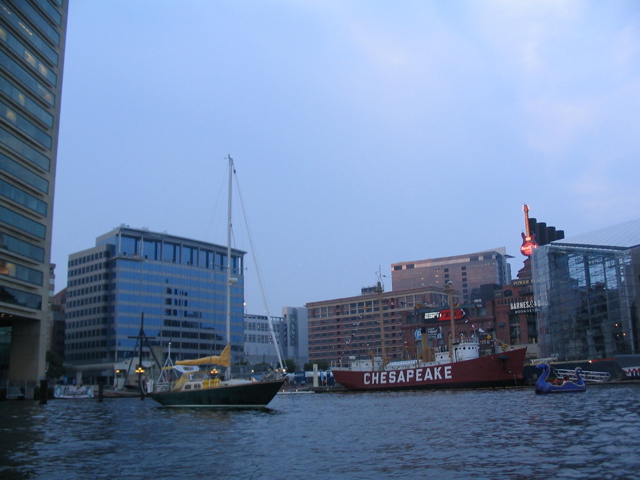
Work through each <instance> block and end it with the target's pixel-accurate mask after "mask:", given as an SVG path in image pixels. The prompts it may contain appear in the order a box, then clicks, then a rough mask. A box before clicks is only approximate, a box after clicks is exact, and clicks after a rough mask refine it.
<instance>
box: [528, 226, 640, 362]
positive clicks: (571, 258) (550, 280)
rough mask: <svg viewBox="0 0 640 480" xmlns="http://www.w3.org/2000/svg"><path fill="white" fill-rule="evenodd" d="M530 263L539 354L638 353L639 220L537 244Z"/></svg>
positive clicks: (569, 357) (600, 355) (574, 356)
mask: <svg viewBox="0 0 640 480" xmlns="http://www.w3.org/2000/svg"><path fill="white" fill-rule="evenodd" d="M531 264H532V269H533V288H534V306H535V309H536V313H537V322H538V341H539V343H540V356H541V357H557V358H558V359H559V360H595V359H603V358H613V357H614V356H616V355H619V354H638V353H640V338H639V335H640V320H639V319H640V311H639V306H638V298H640V282H639V280H638V279H639V278H640V220H634V221H630V222H626V223H623V224H620V225H615V226H612V227H609V228H604V229H601V230H597V231H594V232H590V233H586V234H583V235H576V236H574V237H570V238H566V239H560V240H556V241H554V242H551V243H550V244H548V245H543V246H539V247H538V248H536V249H535V250H534V253H533V256H532V262H531Z"/></svg>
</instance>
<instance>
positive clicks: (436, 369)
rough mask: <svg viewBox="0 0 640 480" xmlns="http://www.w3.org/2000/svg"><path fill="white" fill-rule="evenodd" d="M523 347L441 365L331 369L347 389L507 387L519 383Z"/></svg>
mask: <svg viewBox="0 0 640 480" xmlns="http://www.w3.org/2000/svg"><path fill="white" fill-rule="evenodd" d="M526 351H527V349H526V348H520V349H517V350H510V351H506V352H504V353H499V354H495V355H488V356H484V357H479V358H475V359H472V360H465V361H462V362H454V363H448V364H442V365H433V366H423V367H416V368H404V369H398V370H378V371H371V370H369V371H352V370H348V369H332V373H333V376H334V377H335V379H336V382H338V383H340V384H341V385H342V386H343V387H345V388H346V389H347V390H363V391H371V390H422V389H457V388H486V387H508V386H515V385H519V384H520V383H521V381H522V378H523V377H522V369H523V366H524V359H525V355H526Z"/></svg>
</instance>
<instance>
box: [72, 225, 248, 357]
mask: <svg viewBox="0 0 640 480" xmlns="http://www.w3.org/2000/svg"><path fill="white" fill-rule="evenodd" d="M231 256H232V259H231V267H232V271H231V273H232V276H233V277H235V278H236V279H237V280H238V282H237V283H236V284H234V285H233V286H232V288H231V312H232V313H231V343H232V351H233V352H234V355H236V356H239V355H240V354H241V352H242V345H243V305H244V276H243V267H242V266H243V259H244V252H242V251H239V250H235V249H234V250H232V255H231ZM228 263H229V262H228V261H227V251H226V247H223V246H219V245H215V244H211V243H204V242H198V241H196V240H189V239H185V238H181V237H175V236H171V235H167V234H162V233H154V232H149V231H147V230H138V229H131V228H128V227H120V228H118V229H116V230H114V231H112V232H110V233H108V234H106V235H103V236H101V237H99V238H98V239H97V241H96V247H94V248H92V249H89V250H85V251H82V252H79V253H76V254H73V255H71V256H70V257H69V275H68V287H67V304H66V311H67V315H66V323H67V340H66V344H65V346H66V352H65V356H66V359H67V360H68V361H70V362H71V363H74V364H76V365H80V364H101V363H113V362H118V361H121V360H122V359H125V358H128V357H131V356H134V355H135V353H136V352H134V347H135V345H136V338H131V337H136V336H137V335H138V332H139V330H140V323H141V318H142V314H144V331H145V334H146V335H147V336H148V337H155V339H152V340H151V341H150V342H151V344H152V345H155V346H158V347H168V345H169V343H171V357H172V359H173V360H176V359H183V358H194V357H198V356H204V355H211V354H217V353H219V352H220V351H221V350H222V348H223V347H224V345H225V344H226V285H227V265H228Z"/></svg>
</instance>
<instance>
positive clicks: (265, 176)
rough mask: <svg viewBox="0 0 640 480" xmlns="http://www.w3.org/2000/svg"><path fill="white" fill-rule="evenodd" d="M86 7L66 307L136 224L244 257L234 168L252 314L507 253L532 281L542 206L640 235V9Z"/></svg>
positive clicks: (583, 222)
mask: <svg viewBox="0 0 640 480" xmlns="http://www.w3.org/2000/svg"><path fill="white" fill-rule="evenodd" d="M69 3H70V6H69V20H68V31H67V43H66V57H65V65H64V78H63V95H62V114H61V115H62V116H61V127H60V137H59V148H58V164H57V173H56V187H55V188H56V190H55V206H54V223H53V244H52V262H53V263H55V264H56V265H57V268H56V291H59V290H60V289H62V288H63V287H64V286H65V284H66V278H67V269H66V264H67V261H68V256H69V254H71V253H75V252H78V251H81V250H84V249H87V248H91V247H93V246H94V245H95V239H96V237H98V236H100V235H102V234H104V233H107V232H109V231H111V230H112V229H113V228H116V227H118V226H119V225H121V224H125V225H128V226H130V227H134V228H142V227H146V228H148V229H150V230H152V231H157V232H165V231H166V232H168V233H169V234H172V235H178V236H182V237H188V238H193V239H196V240H201V241H206V242H212V243H218V244H221V245H226V188H227V187H226V182H227V177H226V175H227V160H226V157H227V155H231V157H232V158H233V159H234V163H235V168H236V173H237V182H238V185H239V187H240V192H241V196H242V204H243V205H244V212H245V214H246V217H247V219H248V225H249V227H248V230H246V229H244V230H243V229H242V228H243V227H240V225H241V224H242V222H241V220H242V212H241V211H240V209H239V203H238V200H237V197H234V198H235V199H234V245H233V246H234V247H235V248H240V249H243V250H245V251H249V250H250V247H251V243H252V244H253V246H254V247H255V248H254V249H252V251H253V252H254V253H255V256H256V259H257V266H256V265H255V264H254V262H253V260H252V258H251V256H250V255H248V256H247V259H246V260H247V261H246V272H245V275H246V287H245V297H246V303H247V306H246V311H247V312H248V313H254V314H264V313H269V314H271V315H280V314H281V309H282V307H284V306H304V305H305V304H306V303H308V302H316V301H322V300H330V299H334V298H343V297H349V296H356V295H359V294H360V289H361V288H362V287H365V286H370V285H374V284H375V282H376V280H377V272H379V271H380V272H381V273H382V274H383V275H385V276H386V278H383V280H384V283H385V289H386V290H391V288H392V285H391V264H393V263H397V262H404V261H412V260H421V259H427V258H437V257H443V256H450V255H462V254H466V253H473V252H478V251H482V250H487V249H493V248H497V247H506V249H507V253H508V254H510V255H512V256H514V257H515V258H514V259H513V260H511V261H510V262H511V265H512V270H513V274H514V276H515V274H516V272H517V271H518V269H519V268H521V267H522V261H523V260H524V257H523V256H522V255H521V254H520V252H519V247H520V245H521V242H522V240H521V237H520V234H521V232H522V231H523V230H524V214H523V211H522V207H523V204H525V203H526V204H528V205H529V208H530V212H529V214H530V216H531V217H533V218H536V219H537V220H538V221H541V222H546V223H547V224H548V225H553V226H555V227H556V228H557V229H559V230H564V232H565V236H566V237H571V236H572V235H578V234H582V233H586V232H589V231H592V230H596V229H600V228H604V227H608V226H610V225H614V224H617V223H621V222H624V221H627V220H631V219H635V218H638V217H640V214H639V213H638V212H639V211H640V195H638V189H639V187H640V180H639V179H640V162H639V161H638V160H639V158H638V156H639V152H640V135H638V132H640V2H637V1H635V0H627V1H624V0H612V1H608V2H602V1H598V0H592V1H562V0H537V1H529V0H521V1H513V0H501V1H500V0H495V1H494V0H487V1H482V0H473V1H471V0H468V1H464V0H462V1H456V2H443V1H437V0H399V1H381V0H369V1H364V0H361V1H347V0H342V1H335V0H271V1H266V0H264V1H258V0H253V1H238V0H220V1H215V2H214V1H208V0H183V1H180V2H175V1H166V0H153V1H151V0H138V1H124V0H116V1H114V0H108V1H107V0H91V1H77V0H75V1H71V2H69ZM243 231H244V232H245V233H243ZM248 232H250V235H249V233H248ZM250 240H251V242H250ZM256 271H259V273H260V278H261V279H262V282H263V291H264V293H265V295H264V296H265V298H266V299H267V302H266V305H265V304H264V303H263V300H262V294H261V289H260V283H259V278H258V277H257V276H256Z"/></svg>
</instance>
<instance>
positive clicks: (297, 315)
mask: <svg viewBox="0 0 640 480" xmlns="http://www.w3.org/2000/svg"><path fill="white" fill-rule="evenodd" d="M270 323H271V326H269V319H268V318H267V316H266V315H252V314H246V315H245V317H244V353H245V359H246V360H247V361H248V362H249V363H250V364H253V363H260V362H266V363H269V364H271V365H272V366H273V367H277V366H278V357H277V352H276V347H275V346H274V344H273V338H272V336H271V331H270V328H273V332H274V335H275V337H276V341H277V342H278V347H279V348H280V353H281V355H282V360H283V361H284V360H286V359H291V360H293V361H294V362H295V363H296V367H297V368H298V369H299V370H301V369H302V368H303V367H304V364H305V363H307V362H308V361H309V333H308V331H309V328H308V321H307V309H306V308H304V307H283V308H282V317H274V316H272V317H271V322H270Z"/></svg>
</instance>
